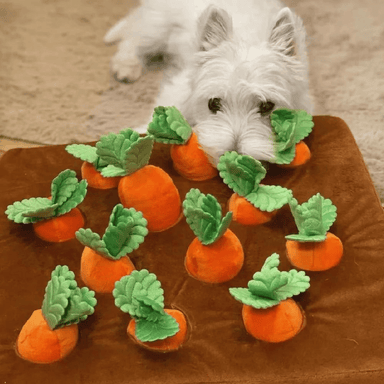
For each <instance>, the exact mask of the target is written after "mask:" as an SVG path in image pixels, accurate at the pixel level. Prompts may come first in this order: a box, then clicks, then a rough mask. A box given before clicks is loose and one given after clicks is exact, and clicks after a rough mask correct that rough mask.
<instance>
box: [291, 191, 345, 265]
mask: <svg viewBox="0 0 384 384" xmlns="http://www.w3.org/2000/svg"><path fill="white" fill-rule="evenodd" d="M289 205H290V207H291V211H292V214H293V217H294V219H295V222H296V226H297V228H298V229H299V233H298V234H296V235H288V236H286V239H287V242H286V251H287V257H288V259H289V261H290V262H291V263H292V265H294V266H295V267H297V268H301V269H305V270H308V271H325V270H327V269H329V268H332V267H334V266H336V265H337V264H339V262H340V260H341V258H342V256H343V244H342V242H341V240H340V239H339V238H338V237H337V236H336V235H334V234H332V233H330V232H328V230H329V228H330V227H331V226H332V224H333V223H334V222H335V220H336V216H337V213H336V207H335V206H334V205H333V204H332V201H331V200H330V199H325V198H324V197H323V196H321V195H320V193H318V194H316V195H314V196H312V197H311V198H310V199H309V200H308V201H307V202H306V203H303V204H302V205H299V204H298V202H297V200H296V199H292V200H291V201H290V203H289Z"/></svg>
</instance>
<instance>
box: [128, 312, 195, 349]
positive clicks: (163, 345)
mask: <svg viewBox="0 0 384 384" xmlns="http://www.w3.org/2000/svg"><path fill="white" fill-rule="evenodd" d="M164 312H165V313H167V314H168V315H170V316H172V317H173V318H174V319H175V320H176V321H177V323H178V324H179V330H178V332H177V333H176V334H175V335H173V336H170V337H167V338H166V339H163V340H155V341H146V342H142V341H140V340H139V339H138V338H137V337H136V335H135V332H136V320H135V319H132V320H131V321H130V322H129V324H128V328H127V332H128V334H129V335H130V336H131V337H132V338H133V339H134V340H135V342H136V343H138V344H140V345H141V346H143V347H145V348H148V349H151V350H154V351H159V352H172V351H176V350H178V349H179V348H180V347H181V345H182V344H183V343H184V342H185V340H186V338H187V331H188V325H187V319H186V318H185V316H184V314H183V312H181V311H179V310H177V309H164Z"/></svg>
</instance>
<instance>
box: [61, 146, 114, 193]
mask: <svg viewBox="0 0 384 384" xmlns="http://www.w3.org/2000/svg"><path fill="white" fill-rule="evenodd" d="M65 150H66V151H67V152H68V153H70V154H71V155H73V156H75V157H77V158H79V159H81V160H83V164H82V165H81V177H82V178H83V180H87V182H88V186H90V187H92V188H96V189H112V188H117V186H118V185H119V181H120V179H121V177H104V176H103V175H102V174H101V170H102V169H103V168H104V167H106V166H107V165H108V163H106V162H104V161H103V160H101V159H100V157H99V156H98V154H97V153H96V152H97V150H96V147H92V146H90V145H86V144H70V145H67V146H66V147H65Z"/></svg>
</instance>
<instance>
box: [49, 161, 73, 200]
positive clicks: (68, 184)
mask: <svg viewBox="0 0 384 384" xmlns="http://www.w3.org/2000/svg"><path fill="white" fill-rule="evenodd" d="M77 185H78V180H77V177H76V172H75V171H72V170H71V169H66V170H65V171H62V172H60V173H59V174H58V175H57V176H56V177H55V178H54V179H53V180H52V184H51V194H52V202H53V203H56V204H59V206H60V205H62V204H64V203H65V202H66V201H67V200H68V199H69V198H70V197H71V196H72V194H73V192H74V191H75V190H76V189H77Z"/></svg>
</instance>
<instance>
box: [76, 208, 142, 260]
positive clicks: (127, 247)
mask: <svg viewBox="0 0 384 384" xmlns="http://www.w3.org/2000/svg"><path fill="white" fill-rule="evenodd" d="M147 234H148V229H147V220H146V219H145V218H144V217H143V214H142V213H141V212H140V211H136V210H135V209H134V208H129V209H128V208H124V207H123V206H122V205H121V204H117V205H116V206H115V207H114V208H113V210H112V214H111V216H110V219H109V224H108V227H107V229H106V231H105V233H104V236H103V238H102V239H101V238H100V236H99V235H98V234H97V233H95V232H92V230H91V229H89V228H88V229H84V228H80V229H79V230H78V231H77V232H76V238H77V239H78V240H79V241H80V243H82V244H83V245H85V246H87V247H89V248H92V249H93V250H94V251H96V252H97V253H99V254H101V255H103V256H105V257H107V258H109V259H112V260H119V259H121V258H122V257H123V256H125V255H127V254H128V253H131V252H132V251H134V250H136V249H137V248H139V246H140V244H142V243H143V242H144V238H145V236H146V235H147Z"/></svg>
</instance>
